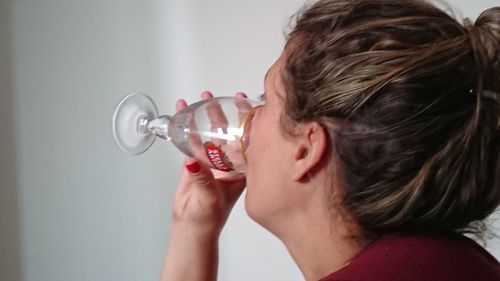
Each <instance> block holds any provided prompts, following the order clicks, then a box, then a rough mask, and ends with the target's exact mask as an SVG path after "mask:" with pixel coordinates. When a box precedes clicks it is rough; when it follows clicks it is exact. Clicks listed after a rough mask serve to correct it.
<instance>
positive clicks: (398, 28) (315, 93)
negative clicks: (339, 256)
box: [280, 0, 500, 234]
mask: <svg viewBox="0 0 500 281" xmlns="http://www.w3.org/2000/svg"><path fill="white" fill-rule="evenodd" d="M284 56H286V57H285V60H286V62H285V63H284V66H283V71H282V72H281V80H282V81H283V84H284V89H285V90H284V91H285V92H286V93H285V94H284V96H283V99H284V100H283V102H284V107H283V108H284V110H283V112H282V114H281V118H280V122H281V127H282V129H284V130H283V131H284V133H285V134H290V135H292V136H293V134H294V131H295V128H296V126H297V125H298V124H302V123H304V122H310V121H315V122H318V123H319V124H321V125H322V126H324V127H325V128H327V129H328V132H329V134H330V138H329V139H330V140H331V143H330V144H329V145H330V146H331V149H330V150H329V151H331V152H332V153H329V154H328V157H329V159H328V161H330V162H331V165H330V166H331V167H333V166H335V169H332V170H333V171H334V173H336V175H332V178H333V177H334V176H335V177H336V178H340V179H341V182H342V185H341V186H340V188H341V190H336V189H338V188H339V186H334V187H332V193H334V194H341V202H340V203H341V205H342V207H343V208H344V209H345V210H346V211H347V212H348V213H349V214H350V215H352V217H353V218H354V220H355V221H356V222H357V223H358V224H359V225H360V226H361V227H362V228H363V229H364V230H366V231H368V232H371V233H375V234H381V233H385V232H394V231H434V232H449V231H456V230H462V229H465V228H467V227H468V226H469V224H470V223H471V222H474V221H477V220H482V219H484V218H485V217H486V216H488V215H489V214H490V213H491V212H493V211H494V210H495V208H496V207H497V206H498V205H499V202H500V157H499V155H500V121H499V118H500V117H499V116H500V100H498V99H500V97H499V94H496V96H495V94H492V93H500V7H497V8H492V9H489V10H487V11H485V12H484V13H482V14H481V15H480V16H479V18H478V19H477V20H476V22H475V24H472V23H470V22H468V21H465V23H464V25H462V24H460V23H459V22H457V21H456V20H455V19H453V18H452V17H451V16H449V15H447V14H446V13H444V12H442V11H441V10H439V9H437V8H435V7H434V6H432V5H431V4H428V3H427V2H424V1H418V0H321V1H318V2H316V3H314V4H312V5H311V6H309V7H307V8H306V9H305V10H303V11H302V12H301V13H300V14H298V16H297V19H296V24H295V26H294V29H293V30H292V32H291V33H290V35H289V38H288V43H287V46H286V48H285V52H284ZM495 98H496V100H495ZM332 204H333V202H332Z"/></svg>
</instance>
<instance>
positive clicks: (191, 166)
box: [186, 162, 201, 173]
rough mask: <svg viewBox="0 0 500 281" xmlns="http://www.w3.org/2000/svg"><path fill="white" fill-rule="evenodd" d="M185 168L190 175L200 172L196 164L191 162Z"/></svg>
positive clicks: (198, 165) (199, 167)
mask: <svg viewBox="0 0 500 281" xmlns="http://www.w3.org/2000/svg"><path fill="white" fill-rule="evenodd" d="M186 168H187V169H188V170H189V171H190V172H191V173H198V172H199V171H200V170H201V166H200V164H199V163H198V162H193V163H190V164H186Z"/></svg>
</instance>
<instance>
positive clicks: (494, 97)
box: [481, 90, 498, 101]
mask: <svg viewBox="0 0 500 281" xmlns="http://www.w3.org/2000/svg"><path fill="white" fill-rule="evenodd" d="M481 96H482V97H483V98H487V99H492V100H494V101H498V93H495V92H492V91H488V90H484V91H483V93H482V94H481Z"/></svg>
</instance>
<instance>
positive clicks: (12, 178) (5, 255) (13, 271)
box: [0, 0, 22, 281]
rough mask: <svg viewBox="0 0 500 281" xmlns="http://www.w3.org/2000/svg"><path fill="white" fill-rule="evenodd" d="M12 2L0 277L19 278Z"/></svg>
mask: <svg viewBox="0 0 500 281" xmlns="http://www.w3.org/2000/svg"><path fill="white" fill-rule="evenodd" d="M9 2H10V1H9V0H0V280H11V281H18V280H19V281H20V280H22V273H21V272H22V270H21V249H20V236H19V234H20V230H19V226H20V217H19V206H18V199H19V198H18V186H17V180H16V149H15V148H16V147H15V146H16V144H15V134H14V132H15V131H14V130H15V125H14V121H15V120H14V89H13V81H12V78H13V76H12V63H11V60H10V58H11V52H10V40H9V39H10V38H9V28H10V27H9V11H10V10H11V9H10V8H11V7H10V5H9Z"/></svg>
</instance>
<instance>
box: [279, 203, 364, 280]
mask: <svg viewBox="0 0 500 281" xmlns="http://www.w3.org/2000/svg"><path fill="white" fill-rule="evenodd" d="M292 228H294V229H289V231H287V234H286V237H280V238H281V240H282V241H283V243H284V244H285V246H286V247H287V249H288V251H289V252H290V254H291V256H292V257H293V259H294V260H295V263H296V264H297V265H298V267H299V268H300V270H301V271H302V274H303V275H304V277H305V279H306V280H307V281H317V280H319V279H321V278H323V277H326V276H327V275H329V274H330V273H332V272H335V271H337V270H339V269H341V268H343V267H345V266H346V265H348V264H349V262H350V260H351V259H352V258H353V257H354V256H355V255H356V254H357V253H358V252H359V251H361V250H362V249H363V248H364V247H365V246H366V245H367V244H368V243H369V242H370V241H369V240H367V239H359V238H355V235H354V234H355V233H356V231H353V227H352V226H351V225H349V224H347V223H345V222H343V220H342V218H341V217H340V215H338V216H337V218H336V219H332V215H331V213H330V212H320V213H318V212H313V213H311V215H309V216H307V217H304V218H303V219H299V220H297V223H296V224H295V226H292Z"/></svg>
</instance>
